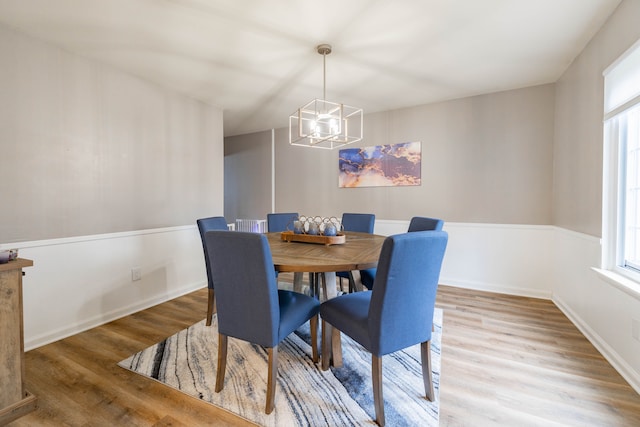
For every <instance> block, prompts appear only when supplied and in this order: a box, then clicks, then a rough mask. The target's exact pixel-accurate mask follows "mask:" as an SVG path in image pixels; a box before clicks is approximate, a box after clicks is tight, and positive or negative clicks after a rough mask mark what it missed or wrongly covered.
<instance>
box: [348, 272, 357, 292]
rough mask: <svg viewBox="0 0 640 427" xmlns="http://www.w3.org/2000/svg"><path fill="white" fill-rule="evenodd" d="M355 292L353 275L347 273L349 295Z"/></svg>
mask: <svg viewBox="0 0 640 427" xmlns="http://www.w3.org/2000/svg"><path fill="white" fill-rule="evenodd" d="M355 291H356V281H355V279H354V278H353V273H352V272H349V293H350V294H351V293H353V292H355Z"/></svg>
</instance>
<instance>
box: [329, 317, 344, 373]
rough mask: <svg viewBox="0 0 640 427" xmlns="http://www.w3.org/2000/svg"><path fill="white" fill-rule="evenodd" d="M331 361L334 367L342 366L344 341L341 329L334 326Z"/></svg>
mask: <svg viewBox="0 0 640 427" xmlns="http://www.w3.org/2000/svg"><path fill="white" fill-rule="evenodd" d="M331 361H332V362H333V367H334V368H339V367H341V366H342V341H341V340H340V330H339V329H338V328H336V327H333V330H332V331H331Z"/></svg>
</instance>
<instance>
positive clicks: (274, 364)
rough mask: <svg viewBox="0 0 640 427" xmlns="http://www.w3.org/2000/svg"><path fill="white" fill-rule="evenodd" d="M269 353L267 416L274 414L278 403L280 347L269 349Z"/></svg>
mask: <svg viewBox="0 0 640 427" xmlns="http://www.w3.org/2000/svg"><path fill="white" fill-rule="evenodd" d="M267 352H268V353H269V372H268V374H267V404H266V406H265V408H264V412H265V413H266V414H270V413H271V412H273V408H274V407H275V401H276V378H277V376H278V346H277V345H276V346H274V347H271V348H269V349H267Z"/></svg>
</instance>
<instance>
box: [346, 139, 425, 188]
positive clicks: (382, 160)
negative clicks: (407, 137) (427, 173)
mask: <svg viewBox="0 0 640 427" xmlns="http://www.w3.org/2000/svg"><path fill="white" fill-rule="evenodd" d="M421 145H422V144H421V143H420V142H403V143H400V144H389V145H376V146H375V147H360V148H345V149H342V150H340V153H339V168H340V174H339V178H338V183H339V186H340V187H341V188H354V187H397V186H405V185H421V183H422V182H421V165H422V146H421Z"/></svg>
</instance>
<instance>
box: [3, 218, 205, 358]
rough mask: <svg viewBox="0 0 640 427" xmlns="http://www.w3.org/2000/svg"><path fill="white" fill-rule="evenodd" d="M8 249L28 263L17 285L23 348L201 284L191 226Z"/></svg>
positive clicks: (197, 244) (198, 246)
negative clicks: (21, 303) (21, 304)
mask: <svg viewBox="0 0 640 427" xmlns="http://www.w3.org/2000/svg"><path fill="white" fill-rule="evenodd" d="M9 248H18V249H19V250H20V252H19V256H20V257H21V258H28V259H31V260H33V263H34V264H33V267H29V268H26V269H25V270H24V271H25V273H26V276H25V277H24V280H23V296H24V320H25V322H24V336H25V349H26V350H30V349H33V348H36V347H39V346H42V345H44V344H47V343H50V342H53V341H56V340H59V339H61V338H65V337H67V336H70V335H73V334H76V333H78V332H81V331H84V330H87V329H90V328H92V327H95V326H98V325H101V324H104V323H106V322H109V321H111V320H115V319H117V318H119V317H122V316H126V315H128V314H131V313H134V312H136V311H140V310H142V309H145V308H148V307H151V306H153V305H156V304H159V303H161V302H164V301H167V300H170V299H173V298H175V297H178V296H180V295H183V294H185V293H188V292H191V291H193V290H195V289H198V288H202V287H203V286H206V270H205V266H204V258H203V254H202V244H201V241H200V235H199V233H198V229H197V227H196V226H195V225H194V226H182V227H171V228H163V229H154V230H144V231H136V232H129V233H115V234H105V235H97V236H82V237H75V238H64V239H54V240H46V241H37V242H23V243H18V244H11V245H2V246H0V249H9ZM132 268H140V272H141V280H139V281H132V280H131V279H132V276H131V270H132ZM205 314H206V308H204V307H203V311H202V316H203V318H204V316H205Z"/></svg>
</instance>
